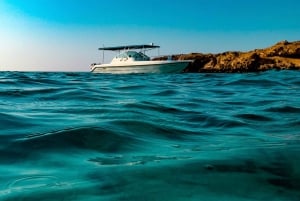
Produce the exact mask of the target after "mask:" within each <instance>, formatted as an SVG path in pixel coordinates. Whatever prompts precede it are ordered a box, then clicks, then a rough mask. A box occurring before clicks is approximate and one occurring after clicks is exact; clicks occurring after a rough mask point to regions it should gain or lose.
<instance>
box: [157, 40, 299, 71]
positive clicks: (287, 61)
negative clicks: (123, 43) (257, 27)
mask: <svg viewBox="0 0 300 201" xmlns="http://www.w3.org/2000/svg"><path fill="white" fill-rule="evenodd" d="M165 59H167V57H159V58H156V60H165ZM172 59H174V60H194V62H193V63H191V64H190V65H189V66H188V67H187V68H186V69H185V72H225V73H232V72H259V71H266V70H272V69H276V70H283V69H289V70H300V41H295V42H288V41H281V42H279V43H277V44H275V45H273V46H272V47H268V48H265V49H255V50H252V51H249V52H239V51H228V52H223V53H219V54H202V53H190V54H180V55H173V56H172Z"/></svg>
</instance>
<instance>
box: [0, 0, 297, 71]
mask: <svg viewBox="0 0 300 201" xmlns="http://www.w3.org/2000/svg"><path fill="white" fill-rule="evenodd" d="M299 10H300V1H299V0H285V1H282V0H251V1H249V0H184V1H183V0H173V1H166V0H165V1H164V0H148V1H141V0H127V1H125V0H106V1H101V0H59V1H58V0H57V1H55V0H0V24H1V28H0V42H1V43H0V70H20V71H22V70H39V71H44V70H46V71H48V70H54V71H57V70H59V71H88V70H89V65H90V63H94V62H99V61H100V60H101V58H100V56H101V53H100V52H99V51H98V50H97V49H98V47H101V46H102V45H105V46H113V45H128V44H141V43H142V44H144V43H146V44H148V43H151V42H154V43H155V44H158V45H160V46H161V49H160V54H177V53H190V52H203V53H208V52H211V53H217V52H223V51H228V50H238V51H246V50H251V49H255V48H263V47H267V46H270V45H273V44H274V43H276V42H278V41H281V40H289V41H294V40H300V20H299ZM155 54H157V52H155V51H154V52H153V55H155ZM109 56H110V55H109ZM106 58H107V57H106ZM107 59H108V58H107ZM109 59H110V58H109Z"/></svg>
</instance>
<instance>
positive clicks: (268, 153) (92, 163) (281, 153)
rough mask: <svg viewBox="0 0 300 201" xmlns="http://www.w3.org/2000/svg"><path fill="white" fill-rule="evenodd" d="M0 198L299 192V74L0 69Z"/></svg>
mask: <svg viewBox="0 0 300 201" xmlns="http://www.w3.org/2000/svg"><path fill="white" fill-rule="evenodd" d="M0 97H1V102H0V128H1V133H0V164H1V165H0V200H2V201H19V200H22V201H27V200H28V201H33V200H47V201H52V200H53V201H59V200H62V201H67V200H71V201H96V200H97V201H98V200H104V201H106V200H107V201H111V200H149V201H152V200H158V201H161V200H172V201H177V200H197V201H198V200H205V201H220V200H230V201H235V200H239V201H250V200H261V201H265V200H272V201H273V200H276V201H279V200H286V201H296V200H300V72H299V71H269V72H264V73H245V74H188V73H187V74H141V75H101V74H91V73H41V72H39V73H34V72H26V73H23V72H1V73H0Z"/></svg>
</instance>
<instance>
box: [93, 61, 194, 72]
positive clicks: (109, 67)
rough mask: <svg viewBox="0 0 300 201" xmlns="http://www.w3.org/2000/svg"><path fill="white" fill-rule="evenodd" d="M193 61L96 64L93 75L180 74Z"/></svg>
mask: <svg viewBox="0 0 300 201" xmlns="http://www.w3.org/2000/svg"><path fill="white" fill-rule="evenodd" d="M190 62H191V61H138V62H132V63H130V64H126V65H124V64H122V65H118V64H96V65H94V66H92V69H91V72H93V73H108V74H131V73H180V72H182V71H183V70H184V69H185V68H186V67H187V66H188V64H189V63H190Z"/></svg>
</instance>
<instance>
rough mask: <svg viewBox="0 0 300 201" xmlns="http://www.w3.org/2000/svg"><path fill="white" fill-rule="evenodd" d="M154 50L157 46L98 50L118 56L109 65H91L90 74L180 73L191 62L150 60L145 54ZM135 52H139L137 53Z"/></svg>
mask: <svg viewBox="0 0 300 201" xmlns="http://www.w3.org/2000/svg"><path fill="white" fill-rule="evenodd" d="M154 48H159V46H156V45H153V44H151V45H130V46H118V47H104V48H99V50H103V51H105V50H110V51H119V54H118V55H117V56H116V57H114V58H113V60H112V61H111V63H109V64H92V65H91V72H93V73H111V74H128V73H180V72H182V71H183V70H184V69H185V68H186V67H187V66H188V64H189V63H191V62H192V61H191V60H182V61H174V60H164V61H154V60H151V59H150V57H148V56H147V55H146V54H145V52H146V51H148V50H151V49H154ZM135 50H140V51H139V52H137V51H135ZM121 51H122V52H121ZM103 58H104V53H103ZM103 60H104V59H103Z"/></svg>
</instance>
